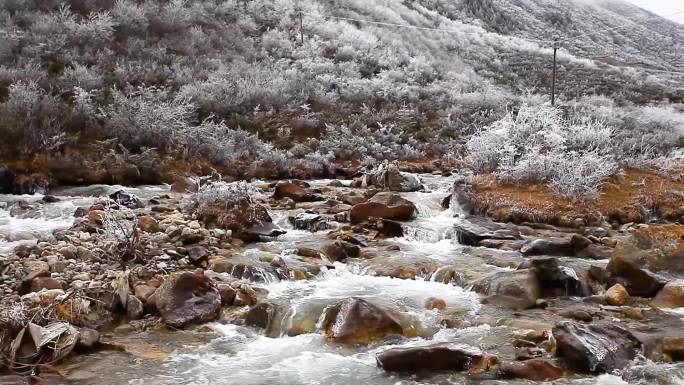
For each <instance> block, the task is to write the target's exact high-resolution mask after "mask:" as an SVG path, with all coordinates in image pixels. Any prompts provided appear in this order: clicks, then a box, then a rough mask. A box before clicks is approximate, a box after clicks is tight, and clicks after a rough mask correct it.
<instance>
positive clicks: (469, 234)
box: [454, 219, 494, 246]
mask: <svg viewBox="0 0 684 385" xmlns="http://www.w3.org/2000/svg"><path fill="white" fill-rule="evenodd" d="M454 232H455V234H456V238H457V239H458V242H459V243H460V244H462V245H466V246H479V244H480V242H481V241H483V240H485V239H490V238H492V237H494V233H493V232H492V231H490V230H489V229H487V228H485V227H482V226H480V225H478V224H475V223H473V222H471V221H468V220H465V219H463V220H459V221H458V222H456V223H454Z"/></svg>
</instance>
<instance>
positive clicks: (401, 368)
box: [376, 343, 491, 372]
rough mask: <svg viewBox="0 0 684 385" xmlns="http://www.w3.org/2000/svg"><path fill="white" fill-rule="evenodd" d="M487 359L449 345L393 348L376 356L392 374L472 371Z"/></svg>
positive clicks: (473, 351)
mask: <svg viewBox="0 0 684 385" xmlns="http://www.w3.org/2000/svg"><path fill="white" fill-rule="evenodd" d="M486 359H487V357H485V356H484V355H483V354H482V353H481V352H479V351H475V350H472V351H469V350H465V349H464V348H463V347H460V346H455V345H452V344H448V343H442V344H437V345H431V346H417V347H411V348H392V349H389V350H385V351H384V352H382V353H380V354H378V355H377V356H376V360H377V363H378V366H379V367H381V368H383V369H385V370H386V371H390V372H418V371H425V370H428V371H440V370H455V371H464V370H472V369H473V368H477V367H480V366H482V361H483V360H486ZM489 359H490V360H491V358H489Z"/></svg>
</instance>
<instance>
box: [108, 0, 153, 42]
mask: <svg viewBox="0 0 684 385" xmlns="http://www.w3.org/2000/svg"><path fill="white" fill-rule="evenodd" d="M110 12H111V15H112V19H113V21H114V23H115V25H116V32H117V34H119V35H121V36H129V35H135V34H142V33H144V32H145V31H146V30H147V26H148V25H149V21H148V20H147V15H145V10H144V8H143V7H142V6H140V5H138V4H136V3H135V2H134V1H132V0H117V1H116V3H114V7H112V9H111V11H110Z"/></svg>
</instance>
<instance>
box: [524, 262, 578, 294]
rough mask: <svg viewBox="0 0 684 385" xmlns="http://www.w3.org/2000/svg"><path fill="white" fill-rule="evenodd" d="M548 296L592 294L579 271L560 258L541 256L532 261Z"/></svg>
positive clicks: (543, 289)
mask: <svg viewBox="0 0 684 385" xmlns="http://www.w3.org/2000/svg"><path fill="white" fill-rule="evenodd" d="M530 263H531V265H532V267H533V268H534V271H535V272H536V273H537V278H538V279H539V283H540V285H541V287H542V291H543V292H544V294H545V295H546V296H556V295H560V296H568V295H577V296H583V297H586V296H588V295H591V289H590V288H589V287H588V285H587V284H586V283H584V282H583V281H582V280H581V279H580V278H579V275H578V274H577V272H576V271H575V270H574V269H573V268H572V267H569V266H565V265H564V264H562V263H561V261H560V260H559V259H558V258H555V257H539V258H534V259H532V260H531V261H530Z"/></svg>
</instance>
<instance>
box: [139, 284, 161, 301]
mask: <svg viewBox="0 0 684 385" xmlns="http://www.w3.org/2000/svg"><path fill="white" fill-rule="evenodd" d="M156 290H157V288H155V287H152V286H148V285H137V286H136V287H135V289H134V293H135V296H136V297H138V298H139V299H140V300H141V301H143V302H147V299H148V298H150V296H151V295H152V294H154V292H155V291H156Z"/></svg>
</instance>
